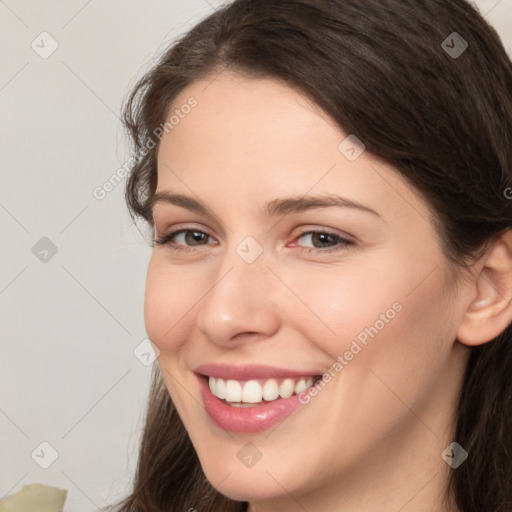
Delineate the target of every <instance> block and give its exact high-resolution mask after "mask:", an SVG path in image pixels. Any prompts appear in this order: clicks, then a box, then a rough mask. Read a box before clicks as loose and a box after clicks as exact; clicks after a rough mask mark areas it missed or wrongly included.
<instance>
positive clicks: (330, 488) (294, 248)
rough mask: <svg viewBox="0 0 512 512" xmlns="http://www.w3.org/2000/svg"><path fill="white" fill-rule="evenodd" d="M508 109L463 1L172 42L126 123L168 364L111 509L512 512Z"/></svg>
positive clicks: (221, 30) (207, 25) (479, 25)
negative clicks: (123, 489)
mask: <svg viewBox="0 0 512 512" xmlns="http://www.w3.org/2000/svg"><path fill="white" fill-rule="evenodd" d="M511 91H512V68H511V64H510V60H509V58H508V56H507V54H506V52H505V50H504V48H503V46H502V43H501V42H500V39H499V37H498V35H497V34H496V32H495V31H494V30H493V29H492V28H491V27H490V26H489V25H488V24H487V23H486V22H485V20H484V19H483V18H482V17H481V16H480V15H479V13H478V12H477V10H476V9H475V8H474V7H472V6H471V5H470V4H469V3H467V2H466V1H464V0H423V1H421V2H417V1H415V0H378V1H377V0H364V1H362V0H357V1H356V0H343V1H341V0H338V1H335V0H314V1H313V0H278V1H275V0H272V1H270V0H236V1H234V2H233V3H231V4H230V5H227V6H226V7H224V8H223V9H220V10H219V11H217V12H215V13H213V14H212V15H211V16H209V17H208V18H206V19H205V20H203V21H201V22H200V23H199V24H198V25H197V26H195V27H194V28H193V29H192V30H191V31H190V32H188V33H187V34H186V35H185V36H184V37H182V38H181V39H180V40H179V41H178V42H176V43H175V44H173V45H172V46H171V48H170V49H169V50H168V51H167V52H166V53H165V54H164V55H163V56H162V58H161V59H160V61H159V62H158V64H157V65H156V66H155V67H154V68H153V69H152V70H151V71H149V72H148V73H147V74H146V76H145V77H144V78H143V79H142V80H141V81H140V82H139V83H138V84H137V86H136V87H135V89H134V91H133V93H132V94H131V96H130V97H129V99H128V101H127V103H126V106H125V123H126V126H127V128H128V129H129V132H130V135H131V137H132V140H133V143H134V146H135V150H136V155H137V158H135V159H134V163H133V168H132V172H131V175H130V178H129V181H128V186H127V201H128V205H129V207H130V209H131V212H132V214H133V215H134V216H140V217H142V218H144V219H145V220H146V221H147V222H148V224H149V226H150V227H151V228H152V233H153V236H154V240H155V244H154V248H153V254H152V258H151V261H150V264H149V269H148V274H147V288H146V297H145V322H146V328H147V332H148V336H149V338H150V339H151V341H152V342H153V344H154V345H155V346H156V347H157V348H158V351H159V357H158V367H155V373H154V380H153V384H152V389H151V393H150V397H149V404H148V410H147V417H146V424H145V428H144V433H143V437H142V442H141V446H140V454H139V461H138V468H137V475H136V478H135V484H134V489H133V492H132V493H131V494H130V496H129V497H127V498H126V500H124V502H123V503H122V504H120V505H118V506H119V507H120V508H119V509H118V510H120V511H150V510H151V511H162V512H163V511H166V512H169V511H178V510H179V511H184V510H189V511H191V510H197V511H215V512H217V511H221V512H226V511H238V510H249V511H251V512H256V511H257V512H275V511H287V512H293V511H308V512H315V511H323V512H326V511H340V510H343V511H344V512H352V511H358V512H367V511H376V510H378V511H379V512H387V511H393V512H395V511H398V510H401V511H409V510H410V511H415V512H422V511H450V512H451V511H463V512H477V511H478V512H482V511H488V512H492V511H496V512H497V511H505V510H512V482H511V475H512V462H511V460H512V459H511V455H512V426H511V421H510V419H511V415H510V411H511V407H512V383H511V380H510V375H511V373H512V355H511V354H512V346H511V344H512V327H511V323H512V308H511V306H510V302H511V299H512V232H511V230H510V228H511V227H512V201H510V197H511V194H510V191H511V190H512V188H509V187H510V186H511V183H512V180H511V173H512V150H511V145H510V133H511V129H512V92H511ZM507 191H508V192H507Z"/></svg>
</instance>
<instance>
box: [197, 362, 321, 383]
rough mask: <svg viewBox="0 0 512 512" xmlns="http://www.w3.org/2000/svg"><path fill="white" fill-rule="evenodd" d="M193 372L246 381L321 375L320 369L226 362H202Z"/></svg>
mask: <svg viewBox="0 0 512 512" xmlns="http://www.w3.org/2000/svg"><path fill="white" fill-rule="evenodd" d="M194 372H195V373H199V374H201V375H208V376H209V377H216V378H217V379H226V380H227V379H233V380H239V381H247V380H251V379H271V378H279V377H291V378H293V377H307V376H311V377H314V376H318V375H322V373H323V370H322V371H317V372H316V373H315V372H310V371H302V372H301V371H294V370H288V369H286V368H276V367H275V366H256V365H246V366H231V365H228V364H220V363H211V364H203V365H201V366H199V367H197V368H196V369H195V370H194Z"/></svg>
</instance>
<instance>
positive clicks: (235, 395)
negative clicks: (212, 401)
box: [208, 377, 314, 404]
mask: <svg viewBox="0 0 512 512" xmlns="http://www.w3.org/2000/svg"><path fill="white" fill-rule="evenodd" d="M313 382H314V379H313V377H301V378H299V379H284V380H283V381H282V382H281V384H279V383H278V382H277V380H276V379H268V380H266V381H263V384H261V383H260V382H258V381H257V380H248V381H246V382H240V381H238V380H224V379H218V378H216V377H209V382H208V384H209V386H210V390H211V392H212V393H213V394H214V395H215V396H216V397H217V398H220V399H221V400H223V399H225V400H226V401H227V402H245V403H249V404H257V403H260V402H261V401H262V400H266V401H267V402H269V401H271V400H276V399H277V398H279V397H281V398H289V397H291V396H292V395H293V393H295V394H297V395H298V394H299V393H302V392H303V391H306V389H308V388H310V387H311V386H312V385H313Z"/></svg>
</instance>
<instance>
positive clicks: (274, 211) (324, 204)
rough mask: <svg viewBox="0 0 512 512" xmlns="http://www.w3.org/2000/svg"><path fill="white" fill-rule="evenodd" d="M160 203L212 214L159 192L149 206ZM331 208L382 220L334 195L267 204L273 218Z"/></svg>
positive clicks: (187, 199) (201, 206)
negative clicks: (368, 215)
mask: <svg viewBox="0 0 512 512" xmlns="http://www.w3.org/2000/svg"><path fill="white" fill-rule="evenodd" d="M158 203H168V204H173V205H175V206H181V207H182V208H186V209H187V210H191V211H193V212H197V213H201V214H203V215H208V214H210V210H209V209H208V208H207V207H206V206H205V205H204V204H203V203H202V202H201V201H198V200H196V199H194V198H192V197H189V196H184V195H181V194H170V193H168V192H157V193H156V194H155V195H154V196H153V199H152V200H151V201H150V204H149V207H150V208H151V211H152V210H153V207H154V205H155V204H158ZM329 207H338V208H353V209H357V210H360V211H363V212H367V213H371V214H372V215H375V216H377V217H379V218H381V215H380V214H379V213H377V212H376V211H375V210H374V209H373V208H370V207H369V206H366V205H364V204H362V203H359V202H357V201H354V200H352V199H348V198H345V197H341V196H338V195H333V194H326V195H315V196H312V195H308V196H297V197H288V198H283V199H274V200H272V201H270V202H269V203H267V205H266V208H265V211H266V213H267V215H268V216H270V217H272V216H276V215H287V214H289V213H293V212H302V211H306V210H312V209H314V208H329Z"/></svg>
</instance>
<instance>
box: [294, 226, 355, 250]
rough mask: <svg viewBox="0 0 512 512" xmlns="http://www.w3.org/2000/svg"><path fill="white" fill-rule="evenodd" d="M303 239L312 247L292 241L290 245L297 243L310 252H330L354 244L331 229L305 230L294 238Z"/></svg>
mask: <svg viewBox="0 0 512 512" xmlns="http://www.w3.org/2000/svg"><path fill="white" fill-rule="evenodd" d="M301 239H302V240H305V241H306V242H308V243H310V244H311V245H312V247H308V246H307V245H306V246H304V245H303V244H301V243H295V244H293V243H292V246H295V245H298V246H299V247H302V248H303V249H304V250H306V251H308V252H311V251H314V252H332V251H339V250H343V249H347V248H348V247H347V246H351V245H354V242H353V241H352V240H349V239H347V238H343V237H341V236H340V235H338V234H337V233H333V232H331V231H307V232H305V233H302V234H301V235H299V236H298V237H297V238H296V239H295V240H301Z"/></svg>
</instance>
